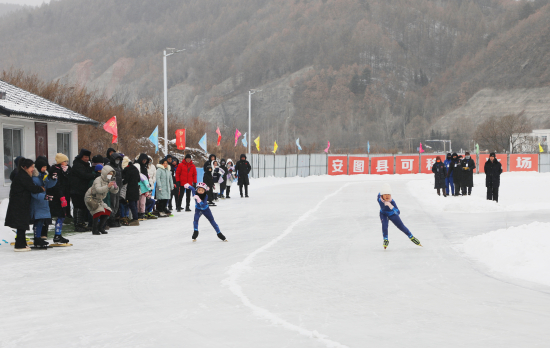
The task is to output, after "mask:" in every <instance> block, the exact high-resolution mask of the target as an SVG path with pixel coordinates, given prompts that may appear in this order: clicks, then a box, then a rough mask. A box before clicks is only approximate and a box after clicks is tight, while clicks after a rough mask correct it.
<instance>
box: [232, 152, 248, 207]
mask: <svg viewBox="0 0 550 348" xmlns="http://www.w3.org/2000/svg"><path fill="white" fill-rule="evenodd" d="M240 159H241V160H240V161H239V162H237V165H236V166H235V176H236V177H237V178H238V182H237V183H238V184H239V191H240V193H241V198H242V197H243V186H244V194H245V197H246V198H248V185H250V181H249V179H248V173H250V170H251V169H252V167H251V166H250V163H249V162H248V161H247V160H246V155H245V154H244V153H243V154H242V155H241V157H240Z"/></svg>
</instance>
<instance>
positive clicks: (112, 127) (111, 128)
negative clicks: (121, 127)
mask: <svg viewBox="0 0 550 348" xmlns="http://www.w3.org/2000/svg"><path fill="white" fill-rule="evenodd" d="M103 129H105V131H106V132H107V133H110V134H112V135H113V144H114V143H116V142H117V138H118V128H117V124H116V116H113V117H111V119H110V120H109V121H107V122H105V124H104V125H103Z"/></svg>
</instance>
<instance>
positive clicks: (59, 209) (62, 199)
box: [46, 153, 70, 244]
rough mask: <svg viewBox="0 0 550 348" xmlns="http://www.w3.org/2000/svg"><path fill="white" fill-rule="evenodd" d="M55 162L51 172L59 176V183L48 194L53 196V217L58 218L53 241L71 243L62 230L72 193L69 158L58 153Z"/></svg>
mask: <svg viewBox="0 0 550 348" xmlns="http://www.w3.org/2000/svg"><path fill="white" fill-rule="evenodd" d="M55 162H56V164H54V165H53V166H51V167H50V171H49V173H50V176H51V177H52V178H57V185H55V186H54V187H52V188H49V189H47V190H46V194H47V195H49V196H52V197H53V198H52V200H51V201H50V213H51V215H52V217H54V216H55V217H56V218H57V219H56V221H55V236H54V238H53V241H54V243H60V244H65V243H69V240H68V239H66V238H64V237H63V236H62V235H61V230H62V228H63V223H64V222H65V218H66V217H67V213H69V212H70V209H69V208H68V206H69V199H67V197H69V194H70V188H69V173H70V167H69V165H68V163H69V158H68V157H67V156H65V155H64V154H62V153H58V154H57V155H55Z"/></svg>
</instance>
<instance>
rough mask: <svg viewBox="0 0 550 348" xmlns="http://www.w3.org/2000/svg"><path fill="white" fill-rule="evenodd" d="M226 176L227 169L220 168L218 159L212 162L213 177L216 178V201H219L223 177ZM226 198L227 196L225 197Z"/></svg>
mask: <svg viewBox="0 0 550 348" xmlns="http://www.w3.org/2000/svg"><path fill="white" fill-rule="evenodd" d="M224 176H225V171H224V170H223V169H221V168H220V166H219V164H218V161H213V162H212V179H213V180H214V202H218V201H219V199H218V198H219V197H220V193H221V185H222V182H223V180H224V179H223V177H224ZM224 198H225V197H224Z"/></svg>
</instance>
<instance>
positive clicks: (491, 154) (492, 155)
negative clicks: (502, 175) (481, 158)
mask: <svg viewBox="0 0 550 348" xmlns="http://www.w3.org/2000/svg"><path fill="white" fill-rule="evenodd" d="M489 157H495V158H496V157H497V155H496V154H495V153H494V152H491V153H490V154H489Z"/></svg>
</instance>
